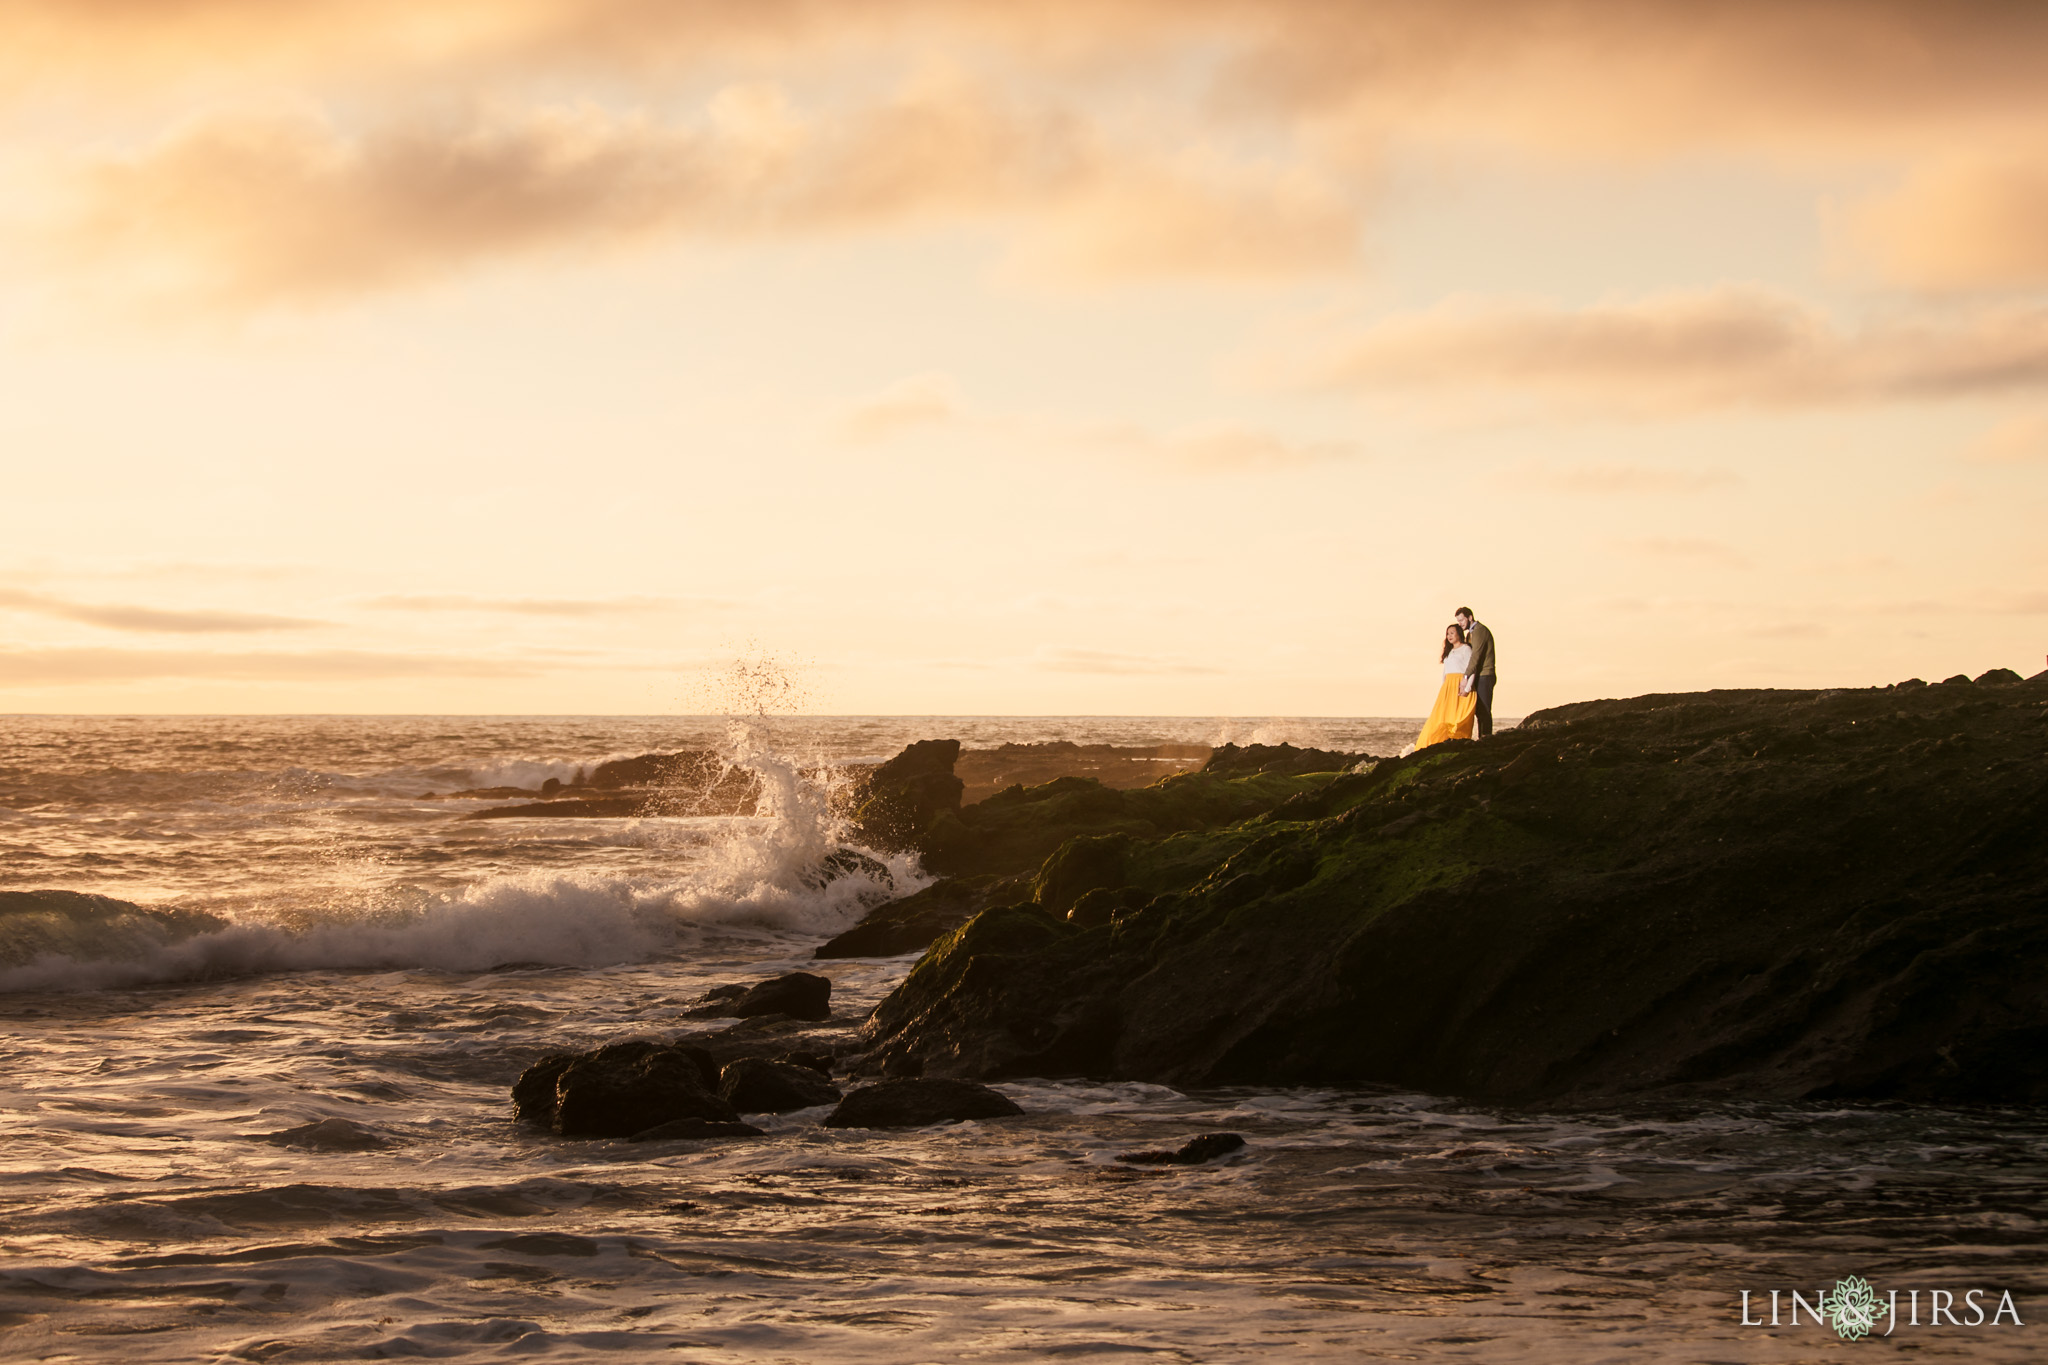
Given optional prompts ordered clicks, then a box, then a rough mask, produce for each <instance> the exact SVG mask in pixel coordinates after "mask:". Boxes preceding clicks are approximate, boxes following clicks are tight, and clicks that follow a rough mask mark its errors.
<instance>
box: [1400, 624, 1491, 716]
mask: <svg viewBox="0 0 2048 1365" xmlns="http://www.w3.org/2000/svg"><path fill="white" fill-rule="evenodd" d="M1438 658H1439V659H1441V660H1442V662H1443V668H1444V676H1443V682H1442V683H1441V684H1440V685H1439V686H1438V687H1437V691H1436V705H1435V706H1432V707H1431V708H1430V710H1429V719H1428V720H1426V721H1424V722H1423V723H1422V733H1421V734H1420V735H1417V736H1416V738H1415V747H1416V748H1417V749H1427V748H1428V747H1429V746H1430V745H1432V744H1441V743H1443V742H1444V741H1445V740H1447V739H1470V738H1472V729H1473V726H1474V724H1475V723H1476V724H1477V726H1478V729H1479V738H1481V739H1485V738H1486V737H1487V736H1488V735H1490V734H1492V733H1493V679H1494V668H1493V632H1492V631H1490V630H1488V629H1487V628H1486V627H1485V626H1484V625H1482V624H1480V623H1479V621H1478V620H1476V619H1475V618H1474V617H1473V615H1472V608H1470V607H1459V608H1458V610H1457V611H1456V612H1455V613H1453V614H1452V618H1451V624H1450V625H1448V626H1445V627H1444V647H1443V652H1442V653H1441V654H1440V655H1438Z"/></svg>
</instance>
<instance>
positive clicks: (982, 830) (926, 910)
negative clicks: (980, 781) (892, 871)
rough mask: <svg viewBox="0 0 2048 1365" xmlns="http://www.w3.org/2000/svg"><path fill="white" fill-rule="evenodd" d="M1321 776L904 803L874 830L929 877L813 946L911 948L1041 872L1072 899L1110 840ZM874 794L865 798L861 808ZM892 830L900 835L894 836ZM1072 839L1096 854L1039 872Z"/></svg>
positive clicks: (1165, 830) (1028, 889)
mask: <svg viewBox="0 0 2048 1365" xmlns="http://www.w3.org/2000/svg"><path fill="white" fill-rule="evenodd" d="M912 747H913V748H915V747H917V746H912ZM1279 747H1280V748H1285V747H1286V746H1279ZM905 752H906V753H908V752H909V751H908V750H906V751H905ZM1288 752H1289V753H1291V754H1300V753H1303V752H1310V751H1302V750H1293V749H1289V750H1288ZM1316 752H1319V751H1316ZM943 757H944V753H943V752H942V751H927V752H926V753H925V754H924V755H923V756H922V757H921V759H920V763H922V764H923V765H925V766H924V767H923V768H921V769H920V771H921V772H923V773H924V774H925V776H926V777H929V776H930V772H931V765H933V764H935V763H937V762H939V761H940V760H941V759H943ZM1340 757H1343V758H1345V759H1346V760H1349V759H1351V758H1352V757H1353V756H1352V755H1341V756H1340ZM893 761H894V760H892V762H893ZM1333 776H1334V775H1333V774H1331V773H1311V774H1300V773H1289V772H1248V773H1235V772H1229V771H1222V772H1214V773H1211V772H1202V773H1181V774H1178V775H1176V776H1172V777H1167V778H1165V779H1163V780H1160V781H1157V782H1155V783H1153V784H1152V785H1150V786H1147V787H1142V788H1136V789H1130V790H1118V789H1114V788H1111V787H1107V786H1104V785H1103V784H1102V783H1101V782H1098V781H1096V780H1094V779H1093V778H1087V777H1076V776H1064V777H1059V778H1056V779H1054V780H1053V781H1050V782H1046V783H1044V784H1042V785H1040V786H1036V787H1010V788H1007V789H1005V790H1003V791H1000V792H998V793H996V794H995V795H993V796H991V797H989V798H988V799H987V800H985V801H982V802H980V803H979V804H977V805H972V806H965V807H963V806H961V805H959V804H958V802H957V801H956V802H953V803H952V804H943V803H939V804H934V803H930V802H927V803H925V804H922V805H918V806H916V807H915V808H911V807H905V808H904V809H903V810H902V811H900V812H899V814H898V815H897V816H895V817H892V820H891V821H890V822H889V823H888V824H887V826H886V827H887V828H888V829H890V830H892V831H896V832H897V834H898V835H899V836H900V837H902V838H903V839H904V840H905V841H906V842H907V846H909V847H911V848H914V849H915V850H916V851H917V852H918V854H919V856H920V857H921V859H922V861H923V864H924V867H925V868H926V870H927V871H931V872H936V873H939V874H940V880H938V881H936V882H934V883H932V884H931V885H930V886H927V887H925V888H924V889H923V890H921V891H918V892H916V893H914V894H912V895H910V896H906V897H902V898H900V899H898V900H894V901H890V902H888V903H886V904H883V905H880V906H878V907H876V908H875V909H874V910H871V911H869V912H868V914H867V916H866V917H865V918H863V919H862V920H861V922H860V923H859V924H857V925H856V926H854V927H853V928H852V929H849V930H847V931H846V932H844V933H842V934H840V935H839V936H838V937H836V938H834V939H832V940H831V941H829V942H828V943H826V944H824V945H822V946H821V947H820V948H819V949H818V950H817V955H818V956H819V957H821V958H835V957H890V956H894V955H896V954H898V953H905V952H913V951H916V950H917V949H920V948H923V947H925V946H927V945H929V944H930V943H932V942H933V941H934V940H936V939H937V938H938V937H939V936H940V935H942V934H945V933H947V932H950V931H951V930H953V929H955V928H958V927H959V926H960V925H961V924H964V923H966V922H967V921H968V920H969V919H971V918H973V917H974V916H975V915H977V914H980V913H982V912H983V911H985V910H989V909H993V908H1000V907H1004V906H1010V905H1017V904H1024V903H1030V902H1032V901H1033V898H1034V897H1035V896H1039V895H1042V894H1045V886H1046V884H1047V882H1048V878H1050V882H1051V884H1054V885H1056V886H1057V887H1058V888H1059V889H1058V890H1056V891H1054V892H1053V894H1054V895H1055V896H1056V897H1065V896H1067V895H1068V893H1071V895H1072V896H1073V897H1074V898H1078V897H1080V896H1081V895H1084V894H1086V892H1088V891H1090V890H1094V889H1098V888H1099V887H1102V886H1103V885H1104V884H1105V883H1106V882H1114V881H1115V879H1116V878H1117V877H1118V876H1120V875H1121V874H1120V873H1119V872H1118V871H1117V869H1116V860H1115V856H1114V849H1115V848H1117V847H1121V846H1122V845H1120V844H1118V843H1117V841H1118V840H1123V841H1126V842H1128V841H1130V840H1140V841H1153V840H1158V839H1160V838H1162V837H1163V836H1170V835H1173V834H1176V833H1189V832H1194V831H1199V830H1209V829H1214V828H1217V827H1218V826H1222V825H1228V824H1231V823H1234V822H1237V821H1242V820H1244V819H1246V818H1247V817H1249V816H1253V815H1257V814H1259V813H1261V812H1264V811H1268V810H1271V809H1273V808H1274V807H1275V806H1278V805H1280V804H1281V803H1283V802H1286V801H1288V800H1290V799H1303V798H1308V797H1312V796H1314V795H1316V794H1317V793H1319V792H1320V791H1321V790H1322V788H1323V787H1324V786H1326V785H1327V784H1328V783H1329V782H1330V781H1331V780H1332V778H1333ZM919 790H920V791H928V790H930V789H928V788H919ZM883 800H884V798H883V797H881V796H876V797H873V798H871V801H870V805H871V806H873V805H874V804H875V803H878V802H881V801H883ZM904 830H909V831H910V833H909V834H908V835H902V831H904ZM1077 838H1084V839H1091V840H1096V841H1098V845H1099V853H1100V856H1097V857H1094V858H1092V859H1088V858H1082V857H1080V856H1078V855H1075V856H1071V857H1063V858H1062V862H1063V863H1072V864H1073V865H1072V866H1071V867H1066V868H1064V870H1061V869H1058V868H1055V869H1052V870H1048V868H1047V866H1046V860H1047V859H1048V858H1054V857H1055V856H1056V855H1064V847H1065V845H1067V843H1068V841H1069V840H1073V839H1077ZM1108 889H1115V887H1114V886H1111V887H1109V888H1108ZM1063 909H1064V907H1063Z"/></svg>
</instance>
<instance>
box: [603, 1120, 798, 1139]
mask: <svg viewBox="0 0 2048 1365" xmlns="http://www.w3.org/2000/svg"><path fill="white" fill-rule="evenodd" d="M766 1136H768V1135H767V1134H766V1133H764V1132H762V1131H761V1130H760V1129H759V1128H756V1127H755V1126H754V1125H753V1124H751V1123H717V1122H713V1121H712V1120H709V1119H670V1120H669V1121H668V1122H667V1123H657V1124H655V1125H654V1126H653V1127H652V1128H648V1129H645V1130H643V1131H641V1132H638V1133H635V1134H633V1136H631V1137H629V1138H627V1139H626V1141H628V1142H675V1141H678V1140H681V1139H687V1138H745V1137H766Z"/></svg>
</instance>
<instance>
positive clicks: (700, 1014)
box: [683, 982, 753, 1019]
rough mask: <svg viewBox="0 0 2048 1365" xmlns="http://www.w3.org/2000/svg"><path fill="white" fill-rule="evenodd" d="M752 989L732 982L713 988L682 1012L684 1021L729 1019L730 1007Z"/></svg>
mask: <svg viewBox="0 0 2048 1365" xmlns="http://www.w3.org/2000/svg"><path fill="white" fill-rule="evenodd" d="M752 989H753V987H752V986H749V985H747V984H746V983H745V982H732V983H730V984H728V985H724V986H713V987H712V988H711V989H710V990H708V991H706V992H704V994H702V995H700V996H698V997H697V1003H696V1004H694V1005H692V1006H691V1007H690V1008H689V1009H687V1010H684V1011H683V1017H684V1018H686V1019H730V1018H732V1017H733V1012H732V1007H733V1006H734V1005H735V1004H737V1003H738V1002H739V1000H740V998H741V997H743V996H744V995H746V993H747V992H748V991H750V990H752Z"/></svg>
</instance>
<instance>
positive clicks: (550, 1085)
mask: <svg viewBox="0 0 2048 1365" xmlns="http://www.w3.org/2000/svg"><path fill="white" fill-rule="evenodd" d="M707 1062H708V1055H707V1054H705V1053H704V1052H703V1050H702V1049H700V1048H693V1047H683V1046H678V1045H675V1044H672V1043H659V1042H654V1041H652V1040H650V1039H643V1038H636V1039H631V1040H629V1041H626V1042H621V1043H612V1044H609V1045H607V1046H605V1047H601V1048H598V1049H596V1050H595V1051H593V1052H583V1053H575V1054H568V1053H563V1054H557V1055H556V1056H553V1057H543V1058H542V1059H541V1060H540V1061H538V1062H535V1063H534V1064H533V1065H532V1066H530V1067H528V1068H527V1069H526V1071H525V1073H524V1074H522V1075H521V1076H520V1077H519V1079H518V1081H517V1082H515V1083H514V1084H513V1087H512V1100H513V1103H514V1104H515V1105H517V1106H518V1110H519V1116H520V1117H521V1118H524V1119H528V1120H530V1121H532V1122H535V1123H542V1124H546V1125H547V1126H548V1127H550V1128H552V1129H553V1130H554V1131H555V1132H557V1133H560V1134H561V1135H562V1136H563V1137H631V1136H632V1135H633V1134H635V1133H638V1132H642V1131H644V1130H646V1129H649V1128H652V1127H654V1126H655V1125H657V1124H661V1123H667V1122H669V1121H670V1120H671V1119H709V1120H712V1121H714V1122H720V1123H730V1122H732V1121H734V1120H735V1119H737V1118H738V1117H739V1115H738V1114H736V1113H734V1112H733V1109H732V1106H731V1105H729V1104H727V1103H726V1102H725V1101H724V1100H723V1099H721V1098H719V1096H718V1095H717V1094H716V1093H715V1091H714V1090H713V1089H712V1088H711V1087H710V1086H708V1085H706V1084H705V1069H706V1065H707ZM713 1075H714V1077H715V1075H716V1070H715V1068H713Z"/></svg>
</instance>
